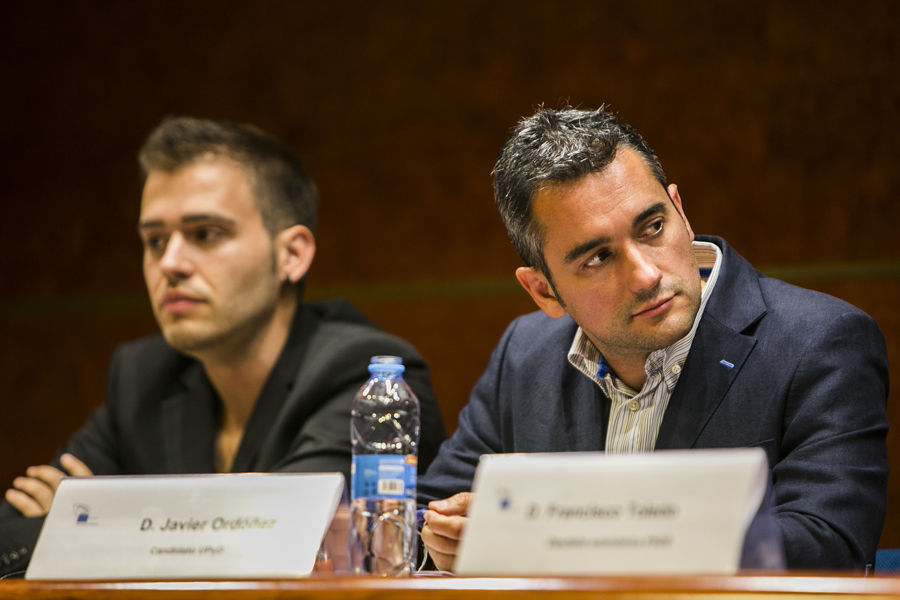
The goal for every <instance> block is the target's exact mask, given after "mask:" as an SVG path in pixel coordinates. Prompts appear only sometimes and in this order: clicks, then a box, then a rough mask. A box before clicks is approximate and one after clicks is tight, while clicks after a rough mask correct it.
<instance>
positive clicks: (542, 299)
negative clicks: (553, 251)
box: [516, 267, 566, 319]
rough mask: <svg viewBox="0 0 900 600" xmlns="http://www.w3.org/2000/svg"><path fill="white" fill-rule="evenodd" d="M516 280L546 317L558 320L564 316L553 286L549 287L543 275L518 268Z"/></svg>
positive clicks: (532, 270) (529, 269)
mask: <svg viewBox="0 0 900 600" xmlns="http://www.w3.org/2000/svg"><path fill="white" fill-rule="evenodd" d="M516 279H518V280H519V283H520V284H521V285H522V287H523V288H525V291H526V292H528V294H529V295H530V296H531V299H532V300H534V302H535V304H537V305H538V308H540V309H541V310H542V311H544V312H545V313H547V315H549V316H550V317H553V318H554V319H558V318H559V317H561V316H563V315H564V314H566V309H565V308H564V307H563V305H562V303H561V302H560V301H559V298H557V297H556V293H555V292H554V291H553V286H551V285H550V281H549V280H548V279H547V277H546V276H545V275H544V274H543V273H541V272H540V271H538V270H536V269H534V268H532V267H519V268H518V269H516Z"/></svg>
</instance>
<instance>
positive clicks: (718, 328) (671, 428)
mask: <svg viewBox="0 0 900 600" xmlns="http://www.w3.org/2000/svg"><path fill="white" fill-rule="evenodd" d="M698 239H702V240H704V241H709V242H713V243H715V244H716V245H717V246H719V248H720V249H721V250H722V266H721V271H720V273H719V279H718V281H717V282H716V287H715V289H713V292H712V296H710V298H709V301H708V303H707V305H706V310H705V311H704V313H703V316H702V317H701V319H700V325H699V326H698V327H697V332H696V334H695V336H694V341H693V343H692V344H691V350H690V353H689V354H688V358H687V360H686V361H685V364H684V370H683V371H682V373H681V377H680V378H679V380H678V384H677V385H676V386H675V390H674V391H673V393H672V397H671V399H670V400H669V404H668V406H667V407H666V414H665V416H664V417H663V422H662V424H661V425H660V429H659V436H658V437H657V440H656V448H657V449H664V448H691V447H693V445H694V443H695V442H696V441H697V437H698V436H699V435H700V433H701V432H702V431H703V428H704V427H705V426H706V423H707V422H708V421H709V419H710V417H711V416H712V415H713V413H714V412H715V411H716V409H717V408H718V407H719V405H720V404H721V403H722V400H723V399H724V398H725V395H726V394H727V393H728V389H729V388H730V387H731V384H732V383H733V382H734V380H735V379H736V378H737V376H738V374H739V373H740V371H741V368H742V367H743V365H744V361H745V360H746V359H747V357H748V356H749V355H750V352H751V351H752V350H753V347H754V346H755V345H756V338H755V337H754V336H753V330H754V326H755V324H756V323H757V322H758V321H759V320H760V319H761V318H763V316H764V315H765V313H766V303H765V300H764V299H763V296H762V292H761V291H760V289H759V277H760V275H759V273H758V272H757V271H756V270H755V269H754V268H753V267H752V266H751V265H750V263H748V262H747V261H746V260H744V259H743V258H742V257H741V256H740V255H739V254H738V253H737V252H735V251H734V250H733V249H732V248H731V247H730V246H729V245H728V244H727V243H726V242H725V241H724V240H722V239H721V238H713V237H705V236H704V237H701V236H698Z"/></svg>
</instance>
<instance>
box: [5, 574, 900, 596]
mask: <svg viewBox="0 0 900 600" xmlns="http://www.w3.org/2000/svg"><path fill="white" fill-rule="evenodd" d="M812 595H815V598H816V600H838V599H841V600H851V599H853V598H866V599H867V600H873V599H881V598H884V599H887V598H893V599H897V598H900V576H898V577H887V576H874V577H856V576H849V575H841V574H834V575H824V574H813V573H800V574H791V575H781V574H779V575H737V576H731V577H729V576H721V575H712V576H645V577H633V576H629V577H525V578H522V577H476V578H464V577H438V576H415V577H410V578H404V579H382V578H373V577H354V576H317V577H311V578H308V579H281V580H235V581H78V582H73V581H25V580H22V579H8V580H3V581H0V598H4V599H7V598H8V599H19V598H29V599H47V600H50V599H53V600H62V599H67V600H75V599H97V598H123V599H125V598H127V599H130V600H138V599H144V598H146V599H156V598H163V599H169V600H174V599H179V600H182V599H183V600H188V599H190V600H198V599H218V598H224V599H226V600H227V599H229V598H234V599H238V598H240V599H244V598H260V599H276V598H277V599H292V598H298V599H299V598H304V599H320V598H321V599H326V600H331V599H335V600H336V599H338V598H340V599H341V600H378V599H381V598H384V599H386V600H388V599H389V600H411V599H413V598H421V597H423V596H427V597H428V598H432V599H434V600H457V599H459V600H461V599H466V598H467V599H473V598H485V599H488V600H503V599H507V598H509V599H513V598H515V599H518V600H522V599H527V598H544V599H548V598H549V600H587V599H598V600H613V599H616V600H619V599H621V600H661V599H662V598H667V599H677V600H688V599H691V600H696V599H698V598H699V599H701V600H718V599H723V600H724V599H739V600H753V599H757V598H759V599H762V598H765V599H767V600H773V599H775V598H783V599H798V598H801V597H810V596H812Z"/></svg>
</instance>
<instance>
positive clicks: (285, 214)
mask: <svg viewBox="0 0 900 600" xmlns="http://www.w3.org/2000/svg"><path fill="white" fill-rule="evenodd" d="M206 157H224V158H228V159H231V160H233V161H235V162H236V163H238V164H240V165H242V166H243V167H244V168H245V169H246V170H247V173H248V176H249V178H250V182H251V185H252V186H253V191H254V195H255V196H256V202H257V208H259V212H260V214H261V215H262V221H263V225H264V226H265V227H266V230H267V231H268V232H269V234H270V235H273V236H274V235H275V234H276V233H278V232H279V231H282V230H283V229H286V228H288V227H291V226H292V225H297V224H300V225H305V226H307V227H308V228H309V229H310V230H312V231H313V232H315V228H316V203H317V193H316V187H315V184H313V182H312V181H311V180H310V179H309V177H307V175H306V173H305V172H304V171H303V167H301V166H300V161H299V160H298V159H297V157H296V156H295V155H294V154H293V153H292V152H291V151H290V150H289V149H288V148H287V147H285V146H284V145H283V144H282V143H281V142H279V141H278V140H276V139H275V138H274V137H272V136H271V135H269V134H268V133H265V132H264V131H262V130H260V129H258V128H257V127H254V126H253V125H239V124H236V123H231V122H228V121H211V120H208V119H195V118H191V117H168V118H166V119H164V120H163V121H162V123H160V124H159V125H158V126H157V127H156V129H154V130H153V131H152V132H151V133H150V135H149V136H148V137H147V140H146V141H145V142H144V145H143V146H142V147H141V150H140V152H139V153H138V161H139V162H140V165H141V170H142V171H143V175H144V178H145V179H146V177H147V176H148V175H149V174H150V172H151V171H163V172H166V173H173V172H175V171H177V170H178V169H181V168H184V167H187V166H189V165H191V164H192V163H194V162H196V161H198V160H201V159H203V158H206Z"/></svg>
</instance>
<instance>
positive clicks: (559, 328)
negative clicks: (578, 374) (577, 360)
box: [494, 311, 578, 367]
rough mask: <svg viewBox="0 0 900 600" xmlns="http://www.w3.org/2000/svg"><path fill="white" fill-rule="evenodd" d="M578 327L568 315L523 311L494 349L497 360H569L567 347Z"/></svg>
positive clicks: (536, 362) (509, 361)
mask: <svg viewBox="0 0 900 600" xmlns="http://www.w3.org/2000/svg"><path fill="white" fill-rule="evenodd" d="M577 329H578V325H576V324H575V321H573V320H572V318H571V317H570V316H569V315H564V316H562V317H560V318H558V319H557V318H552V317H549V316H547V315H546V314H545V313H543V312H541V311H535V312H532V313H528V314H526V315H522V316H520V317H517V318H516V319H514V320H513V321H512V322H511V323H510V324H509V326H508V327H507V328H506V331H505V332H504V333H503V336H502V337H501V338H500V342H499V343H498V344H497V347H496V348H495V350H494V353H495V355H494V360H500V361H501V362H504V363H516V364H532V363H533V364H535V365H540V366H542V367H545V366H547V365H548V364H550V363H552V362H555V361H556V362H558V361H560V360H561V362H562V363H567V362H568V361H567V359H566V356H567V354H568V349H569V347H570V346H571V345H572V340H573V339H574V337H575V331H576V330H577Z"/></svg>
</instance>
